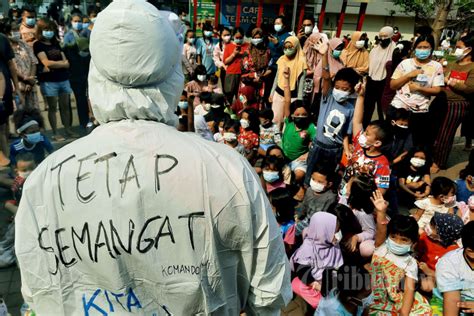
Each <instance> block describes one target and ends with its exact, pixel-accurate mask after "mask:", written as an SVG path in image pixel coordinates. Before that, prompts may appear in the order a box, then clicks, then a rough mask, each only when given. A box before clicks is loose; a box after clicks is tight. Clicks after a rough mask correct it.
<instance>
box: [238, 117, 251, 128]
mask: <svg viewBox="0 0 474 316" xmlns="http://www.w3.org/2000/svg"><path fill="white" fill-rule="evenodd" d="M240 126H242V128H243V129H246V128H249V126H250V122H249V120H246V119H241V120H240Z"/></svg>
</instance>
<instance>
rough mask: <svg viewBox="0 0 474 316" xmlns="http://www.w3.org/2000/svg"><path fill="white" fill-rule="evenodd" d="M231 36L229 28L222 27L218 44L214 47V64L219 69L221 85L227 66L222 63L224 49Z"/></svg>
mask: <svg viewBox="0 0 474 316" xmlns="http://www.w3.org/2000/svg"><path fill="white" fill-rule="evenodd" d="M231 38H232V36H231V35H230V29H229V28H227V27H222V29H221V31H220V33H219V44H217V45H216V47H214V52H213V59H214V64H215V65H216V67H217V69H219V79H220V80H221V85H224V82H225V74H226V69H227V66H226V65H225V63H224V49H225V46H226V45H227V44H228V43H230V39H231Z"/></svg>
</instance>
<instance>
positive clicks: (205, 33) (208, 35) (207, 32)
mask: <svg viewBox="0 0 474 316" xmlns="http://www.w3.org/2000/svg"><path fill="white" fill-rule="evenodd" d="M204 36H205V37H211V36H212V32H211V31H204Z"/></svg>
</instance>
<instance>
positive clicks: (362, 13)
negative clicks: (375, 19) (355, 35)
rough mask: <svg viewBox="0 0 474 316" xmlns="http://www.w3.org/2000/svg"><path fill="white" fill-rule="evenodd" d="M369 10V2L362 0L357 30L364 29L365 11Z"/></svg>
mask: <svg viewBox="0 0 474 316" xmlns="http://www.w3.org/2000/svg"><path fill="white" fill-rule="evenodd" d="M366 11H367V2H362V3H361V4H360V9H359V19H358V21H357V30H356V31H360V30H362V25H364V20H365V12H366Z"/></svg>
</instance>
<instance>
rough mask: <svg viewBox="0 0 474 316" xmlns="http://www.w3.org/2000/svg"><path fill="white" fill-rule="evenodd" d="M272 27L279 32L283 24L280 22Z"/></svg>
mask: <svg viewBox="0 0 474 316" xmlns="http://www.w3.org/2000/svg"><path fill="white" fill-rule="evenodd" d="M274 28H275V32H277V33H278V32H280V31H281V29H282V28H283V25H281V24H275V26H274Z"/></svg>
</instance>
